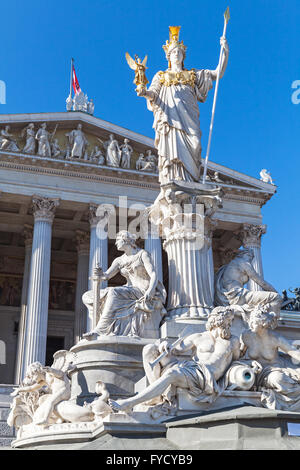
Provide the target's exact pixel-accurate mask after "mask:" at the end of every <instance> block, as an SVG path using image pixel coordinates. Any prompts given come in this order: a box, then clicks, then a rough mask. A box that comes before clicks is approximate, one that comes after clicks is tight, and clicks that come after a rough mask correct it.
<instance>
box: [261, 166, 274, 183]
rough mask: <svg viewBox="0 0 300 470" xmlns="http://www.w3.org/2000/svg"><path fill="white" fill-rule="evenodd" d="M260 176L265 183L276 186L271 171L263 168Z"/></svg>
mask: <svg viewBox="0 0 300 470" xmlns="http://www.w3.org/2000/svg"><path fill="white" fill-rule="evenodd" d="M259 175H260V179H261V181H263V182H264V183H270V184H273V185H274V182H273V180H272V177H271V175H270V172H269V171H267V170H266V169H264V168H263V169H262V170H261V172H260V173H259Z"/></svg>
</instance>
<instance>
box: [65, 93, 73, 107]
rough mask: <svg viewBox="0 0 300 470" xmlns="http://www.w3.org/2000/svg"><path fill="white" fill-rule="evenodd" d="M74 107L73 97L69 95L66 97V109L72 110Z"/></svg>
mask: <svg viewBox="0 0 300 470" xmlns="http://www.w3.org/2000/svg"><path fill="white" fill-rule="evenodd" d="M72 108H73V98H72V96H71V95H69V96H68V98H67V99H66V110H67V111H72Z"/></svg>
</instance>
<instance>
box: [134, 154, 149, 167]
mask: <svg viewBox="0 0 300 470" xmlns="http://www.w3.org/2000/svg"><path fill="white" fill-rule="evenodd" d="M146 163H147V161H146V157H145V155H144V154H143V153H140V154H139V158H138V159H137V161H136V163H135V168H136V170H138V171H142V170H143V169H144V167H145V165H146Z"/></svg>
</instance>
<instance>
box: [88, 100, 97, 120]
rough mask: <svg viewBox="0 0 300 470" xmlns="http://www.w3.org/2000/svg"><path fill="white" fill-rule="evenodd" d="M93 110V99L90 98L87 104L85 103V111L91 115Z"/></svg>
mask: <svg viewBox="0 0 300 470" xmlns="http://www.w3.org/2000/svg"><path fill="white" fill-rule="evenodd" d="M94 110H95V104H94V102H93V100H92V99H91V100H90V101H89V102H88V105H87V112H88V113H89V114H91V115H92V116H93V114H94Z"/></svg>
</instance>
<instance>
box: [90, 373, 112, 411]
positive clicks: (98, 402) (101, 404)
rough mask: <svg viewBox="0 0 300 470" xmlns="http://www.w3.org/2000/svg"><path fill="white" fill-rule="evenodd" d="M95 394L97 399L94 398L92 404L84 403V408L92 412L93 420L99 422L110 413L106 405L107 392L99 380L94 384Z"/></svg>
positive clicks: (109, 408)
mask: <svg viewBox="0 0 300 470" xmlns="http://www.w3.org/2000/svg"><path fill="white" fill-rule="evenodd" d="M95 392H96V394H97V395H99V398H95V400H94V401H93V402H92V403H85V404H84V406H85V407H86V408H88V409H90V410H91V411H92V413H93V415H94V419H95V420H101V419H103V418H104V417H105V416H107V415H109V414H110V413H111V412H112V409H111V407H110V406H109V405H108V400H109V392H108V390H107V388H106V385H105V384H104V383H103V382H102V381H101V380H98V381H97V382H96V385H95Z"/></svg>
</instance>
